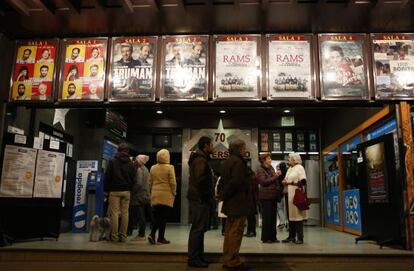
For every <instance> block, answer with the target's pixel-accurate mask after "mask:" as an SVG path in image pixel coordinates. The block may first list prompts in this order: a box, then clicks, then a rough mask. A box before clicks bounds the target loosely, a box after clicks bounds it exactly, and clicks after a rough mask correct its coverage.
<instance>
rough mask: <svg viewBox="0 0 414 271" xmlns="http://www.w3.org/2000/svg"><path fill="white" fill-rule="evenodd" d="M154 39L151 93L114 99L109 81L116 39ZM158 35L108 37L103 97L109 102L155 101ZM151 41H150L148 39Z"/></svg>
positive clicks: (110, 79)
mask: <svg viewBox="0 0 414 271" xmlns="http://www.w3.org/2000/svg"><path fill="white" fill-rule="evenodd" d="M127 38H129V39H154V41H153V45H154V47H153V54H154V60H153V64H152V65H153V69H152V91H151V95H150V97H148V98H122V99H116V98H113V97H112V95H111V81H112V67H113V63H114V61H113V56H114V52H113V50H114V49H115V48H114V47H115V45H116V44H117V43H116V41H117V40H118V39H127ZM159 40H160V38H159V36H155V35H153V36H144V35H143V36H140V35H137V36H117V37H111V39H110V42H109V44H110V46H109V48H110V50H108V60H107V71H108V74H107V76H106V91H105V97H106V99H107V100H108V101H109V102H110V103H123V102H151V101H155V98H156V93H157V91H158V88H159V86H158V84H159V82H158V73H159V72H160V71H159V65H158V53H159ZM150 42H151V41H150Z"/></svg>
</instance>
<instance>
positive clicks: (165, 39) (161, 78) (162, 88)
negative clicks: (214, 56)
mask: <svg viewBox="0 0 414 271" xmlns="http://www.w3.org/2000/svg"><path fill="white" fill-rule="evenodd" d="M173 38H204V39H205V42H207V45H206V47H205V48H204V49H205V51H206V71H205V76H206V77H205V80H206V87H205V93H204V96H203V98H202V99H197V98H166V97H165V84H164V69H165V67H166V63H165V56H166V44H167V42H168V39H173ZM160 39H161V57H160V60H161V61H160V62H161V65H160V71H159V81H160V83H159V84H160V87H159V89H160V100H161V101H192V102H205V101H207V100H208V98H209V89H210V84H209V83H210V82H209V81H210V68H211V65H210V54H211V50H210V42H211V41H210V36H209V35H166V36H162V37H161V38H160ZM203 42H204V41H203Z"/></svg>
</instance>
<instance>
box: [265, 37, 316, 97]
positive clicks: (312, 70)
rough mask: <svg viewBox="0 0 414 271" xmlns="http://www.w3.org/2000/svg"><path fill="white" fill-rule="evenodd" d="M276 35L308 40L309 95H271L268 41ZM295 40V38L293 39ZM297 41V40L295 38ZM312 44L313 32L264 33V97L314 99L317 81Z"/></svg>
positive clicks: (313, 43)
mask: <svg viewBox="0 0 414 271" xmlns="http://www.w3.org/2000/svg"><path fill="white" fill-rule="evenodd" d="M276 37H287V38H301V39H302V38H303V40H305V41H308V42H309V56H310V77H311V83H310V86H311V89H310V96H308V97H293V96H291V97H272V96H271V95H270V94H271V91H270V85H271V84H270V82H269V79H270V61H269V45H270V42H271V41H272V40H273V38H276ZM294 41H295V40H294ZM296 41H299V40H296ZM280 42H283V41H282V40H280ZM314 46H315V39H314V35H313V34H308V33H303V34H302V33H298V34H292V33H280V34H266V35H265V44H264V47H265V51H264V52H265V53H264V56H265V60H264V62H263V66H264V72H263V75H265V76H263V86H264V89H265V90H266V94H265V96H266V98H267V99H268V100H306V101H312V100H315V99H316V89H317V86H316V82H317V78H316V72H315V71H316V63H315V56H314V54H315V50H314Z"/></svg>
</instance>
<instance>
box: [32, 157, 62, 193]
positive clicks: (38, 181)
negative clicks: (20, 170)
mask: <svg viewBox="0 0 414 271" xmlns="http://www.w3.org/2000/svg"><path fill="white" fill-rule="evenodd" d="M64 166H65V154H64V153H60V152H51V151H44V150H39V153H38V155H37V164H36V177H35V181H34V193H33V197H35V198H61V196H62V182H63V169H64Z"/></svg>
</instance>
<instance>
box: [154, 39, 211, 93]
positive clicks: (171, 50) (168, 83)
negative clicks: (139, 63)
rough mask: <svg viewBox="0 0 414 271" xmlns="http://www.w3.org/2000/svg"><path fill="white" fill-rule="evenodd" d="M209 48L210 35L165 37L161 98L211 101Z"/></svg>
mask: <svg viewBox="0 0 414 271" xmlns="http://www.w3.org/2000/svg"><path fill="white" fill-rule="evenodd" d="M208 49H209V37H208V36H166V37H163V43H162V52H163V53H162V77H161V99H163V100H206V99H207V98H208V97H207V96H208V71H209V61H208V59H209V54H208V52H209V50H208Z"/></svg>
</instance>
